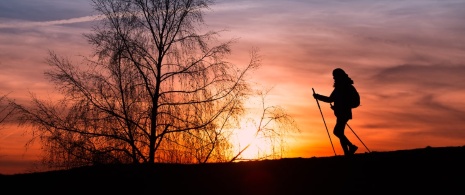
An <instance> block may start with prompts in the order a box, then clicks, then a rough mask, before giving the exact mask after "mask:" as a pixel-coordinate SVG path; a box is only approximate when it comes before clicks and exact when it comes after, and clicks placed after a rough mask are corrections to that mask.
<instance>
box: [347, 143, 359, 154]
mask: <svg viewBox="0 0 465 195" xmlns="http://www.w3.org/2000/svg"><path fill="white" fill-rule="evenodd" d="M357 149H358V147H357V146H356V145H351V146H349V154H355V151H357Z"/></svg>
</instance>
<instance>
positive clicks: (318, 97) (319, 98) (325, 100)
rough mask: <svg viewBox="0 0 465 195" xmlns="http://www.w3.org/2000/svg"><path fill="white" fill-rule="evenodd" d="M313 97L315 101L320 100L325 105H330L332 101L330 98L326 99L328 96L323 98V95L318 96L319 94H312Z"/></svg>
mask: <svg viewBox="0 0 465 195" xmlns="http://www.w3.org/2000/svg"><path fill="white" fill-rule="evenodd" d="M313 97H314V98H315V99H317V100H321V101H323V102H326V103H331V102H333V99H332V98H331V97H328V96H324V95H320V94H317V93H315V94H313Z"/></svg>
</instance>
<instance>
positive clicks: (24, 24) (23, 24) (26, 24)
mask: <svg viewBox="0 0 465 195" xmlns="http://www.w3.org/2000/svg"><path fill="white" fill-rule="evenodd" d="M103 18H104V16H102V15H96V16H84V17H79V18H70V19H64V20H53V21H41V22H31V21H18V20H9V21H7V22H3V23H0V29H2V28H15V29H17V28H36V27H43V26H54V25H63V24H75V23H83V22H92V21H96V20H101V19H103Z"/></svg>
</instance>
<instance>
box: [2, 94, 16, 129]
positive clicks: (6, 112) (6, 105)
mask: <svg viewBox="0 0 465 195" xmlns="http://www.w3.org/2000/svg"><path fill="white" fill-rule="evenodd" d="M14 111H15V107H14V106H12V103H11V100H9V99H8V94H5V95H2V96H1V97H0V125H2V124H4V123H5V122H6V121H7V119H9V118H10V117H11V116H12V115H13V113H14ZM0 127H1V126H0Z"/></svg>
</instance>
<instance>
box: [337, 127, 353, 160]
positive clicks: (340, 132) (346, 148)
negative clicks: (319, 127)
mask: <svg viewBox="0 0 465 195" xmlns="http://www.w3.org/2000/svg"><path fill="white" fill-rule="evenodd" d="M347 121H348V119H340V118H337V120H336V125H335V126H334V131H333V134H334V135H335V136H336V137H337V138H339V142H341V146H342V149H343V150H344V154H345V155H348V154H349V146H351V145H352V143H350V141H349V139H347V137H346V136H345V135H344V129H345V127H346V124H347Z"/></svg>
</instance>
